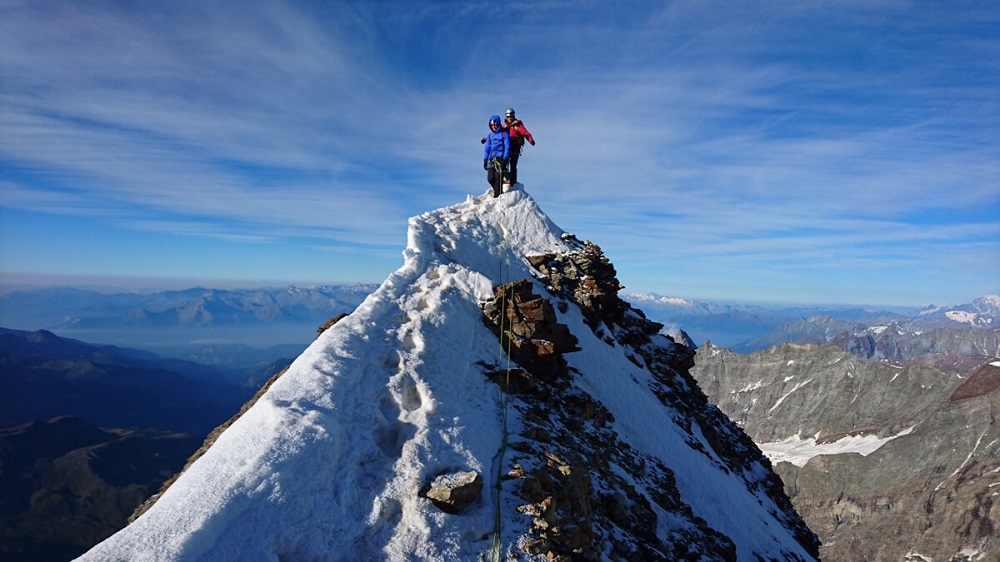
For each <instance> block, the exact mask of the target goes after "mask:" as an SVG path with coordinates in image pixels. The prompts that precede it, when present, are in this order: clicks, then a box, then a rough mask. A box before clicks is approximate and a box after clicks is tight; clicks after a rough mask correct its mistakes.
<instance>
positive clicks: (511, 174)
mask: <svg viewBox="0 0 1000 562" xmlns="http://www.w3.org/2000/svg"><path fill="white" fill-rule="evenodd" d="M520 157H521V148H520V147H518V148H514V147H513V146H512V147H510V162H509V163H508V164H507V167H508V168H509V169H508V171H507V179H509V180H510V183H511V185H513V184H515V183H517V159H518V158H520Z"/></svg>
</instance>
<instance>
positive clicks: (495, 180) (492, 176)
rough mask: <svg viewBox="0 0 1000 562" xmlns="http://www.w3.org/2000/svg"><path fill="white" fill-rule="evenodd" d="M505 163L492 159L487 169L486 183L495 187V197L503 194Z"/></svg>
mask: <svg viewBox="0 0 1000 562" xmlns="http://www.w3.org/2000/svg"><path fill="white" fill-rule="evenodd" d="M503 173H504V170H503V163H502V162H500V161H499V160H497V159H496V158H490V161H489V162H488V163H487V167H486V181H488V182H490V185H491V186H493V197H500V194H501V193H502V192H503Z"/></svg>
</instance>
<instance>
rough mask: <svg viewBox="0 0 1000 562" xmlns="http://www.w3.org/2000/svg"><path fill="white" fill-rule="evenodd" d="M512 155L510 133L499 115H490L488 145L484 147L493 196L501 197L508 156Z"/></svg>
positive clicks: (487, 173) (484, 166)
mask: <svg viewBox="0 0 1000 562" xmlns="http://www.w3.org/2000/svg"><path fill="white" fill-rule="evenodd" d="M509 155H510V134H508V133H507V131H505V130H504V129H503V126H502V125H501V123H500V116H499V115H492V116H490V132H489V134H488V135H486V146H485V147H483V169H484V170H486V181H488V182H490V185H491V186H493V197H500V192H501V190H503V176H504V174H505V173H506V171H507V158H508V157H509Z"/></svg>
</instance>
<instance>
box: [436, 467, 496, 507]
mask: <svg viewBox="0 0 1000 562" xmlns="http://www.w3.org/2000/svg"><path fill="white" fill-rule="evenodd" d="M482 491H483V477H482V476H481V475H480V474H479V473H478V472H475V471H468V472H455V473H449V474H441V475H439V476H438V477H437V478H435V479H434V481H433V482H431V484H430V489H428V490H427V492H426V493H425V494H424V497H426V498H427V499H429V500H431V502H432V503H433V504H434V505H435V506H437V508H438V509H440V510H441V511H443V512H445V513H451V514H457V513H461V512H463V511H465V509H466V508H467V507H469V506H470V505H472V503H473V502H475V501H476V500H477V499H479V494H480V492H482Z"/></svg>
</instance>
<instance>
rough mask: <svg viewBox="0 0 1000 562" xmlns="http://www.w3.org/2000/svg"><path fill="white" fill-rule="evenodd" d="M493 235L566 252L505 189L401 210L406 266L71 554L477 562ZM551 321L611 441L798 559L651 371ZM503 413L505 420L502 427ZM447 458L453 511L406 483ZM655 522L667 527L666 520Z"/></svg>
mask: <svg viewBox="0 0 1000 562" xmlns="http://www.w3.org/2000/svg"><path fill="white" fill-rule="evenodd" d="M501 231H503V232H505V233H506V243H507V245H509V252H510V265H509V269H510V271H509V274H507V275H505V278H504V281H511V280H516V279H523V278H529V279H530V278H532V271H533V270H532V269H531V268H530V266H529V265H528V264H527V262H526V261H525V260H524V256H526V255H533V254H539V253H543V252H564V251H569V250H570V249H571V248H570V246H569V245H568V244H567V243H566V242H564V241H563V240H562V239H561V235H562V234H563V231H562V230H560V229H559V228H558V227H557V226H556V225H555V224H553V223H552V222H551V221H550V220H549V219H548V217H547V216H546V215H545V214H544V213H543V212H542V211H541V210H540V209H539V208H538V207H537V205H536V204H535V202H534V201H533V200H532V199H531V197H530V196H528V194H527V193H526V192H525V191H523V187H522V186H520V184H518V185H517V186H515V187H514V189H512V190H511V192H509V193H507V194H504V195H503V196H501V197H500V198H497V199H494V198H492V197H491V196H489V195H483V196H480V197H472V196H470V197H468V198H467V199H466V201H465V202H463V203H460V204H457V205H454V206H451V207H447V208H443V209H438V210H436V211H432V212H428V213H425V214H423V215H420V216H417V217H413V218H411V219H410V221H409V232H408V241H407V246H406V249H405V251H404V252H403V256H404V263H403V265H402V266H401V267H400V268H399V269H398V270H397V271H395V272H394V273H392V274H391V275H390V276H389V277H388V278H387V279H386V280H385V282H384V283H383V284H382V285H381V286H380V287H379V289H378V290H377V291H375V292H374V293H373V294H371V295H370V296H369V297H368V298H367V299H366V300H365V301H364V302H363V303H362V304H361V305H360V306H359V307H358V308H357V310H356V311H354V312H353V313H352V314H351V315H350V316H348V317H346V318H344V319H343V320H341V321H340V322H339V323H337V324H336V325H335V326H333V327H332V328H330V329H328V330H327V331H326V332H324V333H323V334H322V335H321V336H320V337H319V338H318V339H317V340H316V341H315V342H314V343H313V344H312V345H311V346H310V347H309V348H308V349H306V350H305V351H304V352H303V353H302V355H301V356H300V357H298V358H297V359H296V360H295V361H294V363H293V364H292V365H291V367H290V368H289V369H288V371H287V372H286V373H285V374H284V375H283V376H281V377H280V378H279V379H278V380H277V381H276V382H275V383H274V384H273V385H272V386H271V388H270V389H269V390H268V391H267V392H266V393H265V394H264V395H263V396H262V397H261V399H260V400H259V401H258V402H257V403H256V404H255V405H254V406H253V407H251V408H250V409H249V410H248V411H247V412H246V413H245V414H244V415H243V416H242V417H241V418H240V419H239V420H237V421H236V422H235V423H234V424H233V425H232V426H230V427H229V428H228V429H227V430H226V431H225V432H224V433H223V434H222V435H221V436H220V437H219V438H218V440H217V442H216V443H215V444H214V445H213V446H212V447H211V448H210V449H209V450H208V451H207V452H206V453H205V454H204V455H203V456H202V457H201V458H200V459H198V460H197V461H196V462H195V463H194V464H193V465H192V466H191V467H190V468H189V469H188V470H187V471H186V472H185V473H184V474H183V475H181V477H180V478H179V479H178V480H177V481H176V482H175V483H174V484H173V485H172V486H171V487H170V488H169V489H168V490H167V491H166V492H165V493H164V494H163V496H162V497H161V498H159V500H158V501H157V502H156V504H155V505H154V506H153V507H152V508H150V509H149V511H147V512H146V513H145V514H143V515H142V516H141V517H139V518H138V519H137V520H136V521H135V522H134V523H132V524H131V525H129V526H127V527H125V528H124V529H122V530H121V531H119V532H118V533H117V534H115V535H113V536H111V537H110V538H108V539H107V540H105V541H104V542H102V543H100V544H99V545H97V546H95V547H94V548H93V549H91V550H90V551H89V552H87V553H86V554H84V555H83V556H82V557H81V558H79V560H81V561H86V562H96V561H101V562H107V561H116V560H122V561H124V560H128V561H147V560H148V561H154V560H155V561H169V560H206V561H207V560H212V561H225V560H233V561H236V560H240V561H258V560H259V561H265V560H266V561H280V560H391V561H412V560H425V561H441V562H445V561H449V562H450V561H456V560H479V559H488V557H487V558H481V557H483V556H484V555H486V554H487V553H488V551H489V548H490V540H491V538H492V532H493V529H494V517H495V513H496V509H497V504H496V498H495V496H494V493H493V487H494V484H495V482H494V480H495V478H496V476H495V475H496V472H497V467H496V466H495V463H496V462H497V460H498V451H499V447H500V443H501V438H502V434H501V433H502V425H501V423H500V404H501V394H500V390H499V388H498V387H497V386H496V385H495V384H493V383H490V382H488V380H487V379H486V377H485V376H483V372H482V368H481V367H480V366H479V365H477V362H480V361H481V362H485V363H488V364H496V363H497V361H498V354H499V344H498V342H497V338H496V337H495V336H494V335H493V334H492V333H491V332H490V331H489V330H488V329H487V328H486V327H485V325H484V323H483V321H482V311H481V309H480V304H481V303H482V302H484V301H486V300H488V299H490V298H491V297H492V287H493V286H494V285H495V284H498V283H499V282H500V275H501V266H500V263H501V253H502V248H503V246H502V244H501V236H500V232H501ZM536 283H538V282H537V281H536ZM536 292H539V293H540V294H542V293H543V292H544V288H543V287H542V286H541V284H540V283H538V285H537V291H536ZM559 321H560V322H563V323H566V324H568V325H569V327H570V330H571V331H572V332H573V333H574V334H575V335H577V336H578V337H579V338H580V347H581V348H582V351H580V352H577V353H572V354H568V355H567V356H566V357H567V360H569V361H570V364H571V365H572V366H573V367H575V368H577V369H578V370H579V371H580V372H581V374H580V375H579V376H578V378H577V380H576V381H575V382H574V384H577V385H578V386H579V387H580V388H583V389H584V390H586V391H587V392H589V393H591V394H592V396H594V397H595V398H596V399H598V400H600V401H601V402H602V403H603V404H604V405H605V406H606V407H607V408H609V409H610V410H611V412H612V413H613V414H614V416H615V421H614V422H613V423H612V424H611V426H612V427H613V428H614V430H615V431H616V432H617V433H618V434H619V435H620V436H621V438H622V439H623V440H624V441H626V442H628V443H630V444H631V445H632V446H633V447H634V448H635V449H637V450H639V451H642V452H644V453H645V454H650V455H653V456H656V457H657V458H659V459H660V460H661V461H662V462H663V463H664V464H665V465H666V466H668V467H670V469H671V470H672V471H674V473H675V476H676V479H677V486H678V489H679V490H680V493H681V496H682V498H681V499H682V500H683V501H684V502H685V503H687V504H689V505H690V506H691V508H692V510H693V511H694V513H695V514H696V515H698V516H700V517H701V518H703V519H704V520H705V521H707V522H708V524H709V525H710V526H711V527H713V528H714V529H716V530H718V531H721V532H722V533H724V534H726V535H728V536H729V537H730V538H731V539H732V540H733V541H734V543H735V544H736V547H737V553H738V556H739V560H753V559H755V554H760V555H761V556H762V557H763V558H764V559H787V558H786V556H785V555H786V554H788V553H794V554H795V555H797V556H799V557H800V558H801V559H802V560H808V559H810V556H809V555H808V554H807V553H806V552H805V551H804V550H803V549H802V548H801V546H800V545H799V544H798V543H797V542H795V541H794V540H793V538H792V537H791V536H790V533H789V532H788V531H786V530H785V529H784V528H783V527H782V526H781V525H780V524H779V523H778V522H777V521H776V520H775V518H774V516H773V515H772V514H771V513H770V511H777V508H776V507H775V506H774V503H773V502H772V501H771V500H770V499H769V498H768V497H767V496H765V495H764V494H763V493H761V492H753V491H750V490H748V488H747V485H746V482H745V481H743V479H742V478H739V477H738V476H737V475H734V474H730V473H728V472H726V471H723V470H721V469H720V468H719V465H718V464H717V463H715V462H713V460H712V459H711V458H709V456H708V455H707V454H705V453H703V452H699V451H695V450H693V449H692V448H691V447H690V446H689V445H688V444H687V443H686V442H685V438H686V437H687V438H690V437H688V436H687V435H686V434H685V433H684V431H683V430H682V429H681V428H680V427H679V426H678V425H677V423H676V421H675V418H676V417H677V415H678V413H677V412H676V411H674V410H672V409H668V408H667V407H665V406H664V405H663V404H662V403H661V402H660V401H659V400H658V399H657V398H656V397H655V396H654V395H653V394H652V392H650V391H649V388H648V386H647V385H646V382H645V381H648V380H649V377H650V374H649V373H648V372H646V371H643V370H642V369H640V368H638V367H637V366H635V365H634V364H632V363H631V362H630V361H629V360H628V359H627V358H626V357H625V355H624V354H623V353H621V352H620V350H619V349H617V348H616V347H614V346H611V345H607V344H606V343H604V342H602V341H600V340H599V339H598V338H597V337H596V336H594V334H593V332H592V331H591V330H590V329H589V328H588V327H587V326H586V325H585V324H584V322H583V318H582V315H581V314H580V312H579V310H578V309H575V308H574V307H570V311H569V313H568V314H562V315H561V316H560V318H559ZM609 373H616V374H615V376H613V377H612V376H609V375H608V374H609ZM617 373H621V374H617ZM623 381H625V382H623ZM633 381H634V384H633ZM511 413H512V414H513V412H511ZM518 423H519V422H518V420H517V419H513V418H512V419H511V420H509V424H510V425H511V426H512V430H513V429H514V428H515V427H516V426H517V424H518ZM695 427H696V429H697V426H695ZM705 449H706V450H710V447H707V446H706V447H705ZM458 470H475V471H479V472H480V473H481V474H482V475H483V478H484V483H485V486H484V489H483V493H482V494H481V495H480V497H479V500H477V502H476V503H474V504H473V505H472V506H471V507H470V508H469V509H468V510H467V511H465V512H464V513H462V514H461V515H447V514H444V513H442V512H441V511H439V510H438V509H437V508H435V507H434V506H433V505H432V504H431V503H430V501H429V500H427V499H424V498H421V497H419V496H418V490H420V489H421V487H422V486H424V485H426V484H427V483H428V482H430V481H431V480H433V479H434V478H435V477H436V476H438V475H440V474H442V473H445V472H454V471H458ZM759 470H760V467H759V465H753V466H751V467H748V471H749V472H753V471H759ZM513 489H514V488H513V487H512V485H508V486H504V488H503V492H502V495H501V497H500V504H501V505H500V509H501V513H502V522H503V535H502V538H503V541H504V548H505V550H506V551H507V552H515V551H517V547H516V542H517V539H518V537H519V536H520V534H521V533H523V532H524V531H525V528H526V525H527V522H526V520H525V517H524V516H523V515H521V514H519V513H517V512H516V511H515V509H514V508H515V507H516V505H518V503H520V502H518V501H517V500H516V498H514V497H513V494H512V492H511V490H513ZM660 519H661V521H658V526H659V528H660V529H659V531H660V533H659V534H660V536H666V534H667V532H668V531H669V530H670V526H671V525H672V524H673V523H672V518H671V517H669V516H668V517H660ZM521 559H522V560H532V559H533V558H532V557H530V556H527V555H525V554H524V553H521Z"/></svg>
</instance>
